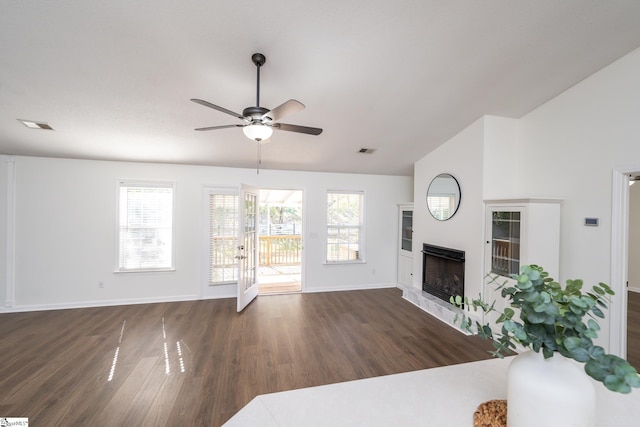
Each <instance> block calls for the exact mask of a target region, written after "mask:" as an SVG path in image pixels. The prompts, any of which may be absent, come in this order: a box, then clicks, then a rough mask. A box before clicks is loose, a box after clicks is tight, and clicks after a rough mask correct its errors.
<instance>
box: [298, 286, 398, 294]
mask: <svg viewBox="0 0 640 427" xmlns="http://www.w3.org/2000/svg"><path fill="white" fill-rule="evenodd" d="M397 287H398V285H397V284H396V283H376V284H372V285H348V286H326V287H325V286H320V287H314V288H313V289H304V290H303V291H302V292H303V293H305V294H307V293H317V292H339V291H366V290H368V289H386V288H397Z"/></svg>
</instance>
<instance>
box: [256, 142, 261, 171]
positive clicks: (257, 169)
mask: <svg viewBox="0 0 640 427" xmlns="http://www.w3.org/2000/svg"><path fill="white" fill-rule="evenodd" d="M261 164H262V144H261V143H260V141H258V161H257V165H256V175H260V165H261Z"/></svg>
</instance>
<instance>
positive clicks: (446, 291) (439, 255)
mask: <svg viewBox="0 0 640 427" xmlns="http://www.w3.org/2000/svg"><path fill="white" fill-rule="evenodd" d="M422 290H423V291H425V292H427V293H429V294H431V295H433V296H436V297H438V298H440V299H441V300H443V301H446V302H447V303H448V302H449V298H450V297H451V296H454V295H460V296H464V251H459V250H457V249H451V248H443V247H441V246H435V245H428V244H426V243H424V244H423V245H422Z"/></svg>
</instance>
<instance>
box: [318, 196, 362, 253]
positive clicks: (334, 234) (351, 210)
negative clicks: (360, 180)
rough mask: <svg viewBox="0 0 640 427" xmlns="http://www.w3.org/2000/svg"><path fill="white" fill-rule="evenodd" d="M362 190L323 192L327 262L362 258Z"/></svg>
mask: <svg viewBox="0 0 640 427" xmlns="http://www.w3.org/2000/svg"><path fill="white" fill-rule="evenodd" d="M363 207H364V192H362V191H355V192H345V191H328V192H327V262H328V263H332V262H353V261H362V260H364V253H363V244H362V242H363V240H364V236H363V229H364V228H363V225H364V224H363V222H364V221H363V210H364V208H363Z"/></svg>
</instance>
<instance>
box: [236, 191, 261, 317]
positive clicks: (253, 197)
mask: <svg viewBox="0 0 640 427" xmlns="http://www.w3.org/2000/svg"><path fill="white" fill-rule="evenodd" d="M258 194H259V189H258V188H256V187H250V186H248V185H245V184H242V185H241V186H240V196H239V200H238V202H239V209H238V226H239V230H238V246H237V249H238V252H237V255H236V259H237V260H238V300H237V305H238V307H237V309H238V312H241V311H242V310H243V309H244V308H245V307H246V306H247V305H249V303H250V302H251V301H253V300H254V298H255V297H256V296H258V280H257V276H258V275H257V270H258V200H259V198H258Z"/></svg>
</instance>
